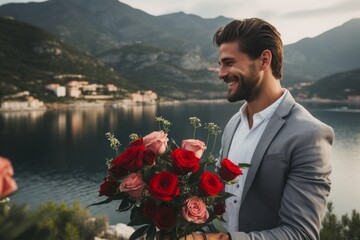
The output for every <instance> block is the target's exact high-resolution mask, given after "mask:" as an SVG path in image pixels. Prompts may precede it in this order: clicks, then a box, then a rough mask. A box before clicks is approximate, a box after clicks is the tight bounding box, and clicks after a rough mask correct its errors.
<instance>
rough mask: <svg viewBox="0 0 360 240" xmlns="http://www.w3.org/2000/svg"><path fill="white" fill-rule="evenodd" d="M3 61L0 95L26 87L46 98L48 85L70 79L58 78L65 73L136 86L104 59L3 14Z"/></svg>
mask: <svg viewBox="0 0 360 240" xmlns="http://www.w3.org/2000/svg"><path fill="white" fill-rule="evenodd" d="M0 62H1V68H0V86H1V88H0V98H1V97H2V96H3V95H6V94H12V93H15V92H18V91H24V90H30V92H31V93H32V94H33V95H35V96H37V97H39V98H43V97H44V95H43V92H44V85H45V84H47V83H62V84H63V83H65V82H66V81H68V80H70V79H66V78H63V79H58V78H55V77H56V76H58V75H64V74H76V75H84V80H87V81H89V82H93V83H100V84H107V83H113V84H115V85H117V86H118V87H122V88H134V87H133V85H131V84H129V83H128V82H127V81H126V80H125V79H124V78H121V77H120V76H119V75H118V74H117V73H116V72H115V71H113V70H111V69H109V67H107V66H106V65H104V64H103V63H101V62H100V61H98V60H95V59H94V58H92V57H90V56H88V55H86V54H84V53H82V52H79V51H77V50H75V49H74V48H72V47H69V46H68V45H66V44H64V43H62V42H60V41H59V40H58V39H57V38H55V37H54V36H52V35H51V34H49V33H48V32H46V31H44V30H41V29H39V28H37V27H33V26H30V25H28V24H25V23H22V22H19V21H16V20H12V19H8V18H3V17H0Z"/></svg>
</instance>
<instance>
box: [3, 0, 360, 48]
mask: <svg viewBox="0 0 360 240" xmlns="http://www.w3.org/2000/svg"><path fill="white" fill-rule="evenodd" d="M43 1H44V0H32V2H43ZM100 1H101V0H100ZM9 2H29V1H26V0H0V5H3V4H5V3H9ZM121 2H123V3H126V4H128V5H130V6H131V7H133V8H137V9H140V10H142V11H145V12H147V13H149V14H151V15H155V16H158V15H163V14H168V13H174V12H180V11H182V12H185V13H187V14H195V15H198V16H200V17H203V18H215V17H217V16H225V17H228V18H234V19H244V18H250V17H258V18H262V19H264V20H266V21H268V22H270V23H271V24H273V25H274V26H275V27H276V28H277V29H278V30H279V32H280V33H281V35H282V39H283V42H284V44H290V43H294V42H297V41H298V40H300V39H302V38H305V37H315V36H317V35H320V34H321V33H323V32H325V31H327V30H330V29H332V28H334V27H337V26H340V25H342V24H343V23H345V22H347V21H349V20H350V19H353V18H360V0H251V1H249V0H181V1H170V0H122V1H121Z"/></svg>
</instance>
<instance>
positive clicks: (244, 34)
mask: <svg viewBox="0 0 360 240" xmlns="http://www.w3.org/2000/svg"><path fill="white" fill-rule="evenodd" d="M236 40H237V41H238V42H239V51H240V52H242V53H245V54H247V55H248V56H249V57H250V59H252V60H253V59H257V58H259V57H260V55H261V53H262V52H263V51H264V50H266V49H267V50H269V51H270V52H271V54H272V60H271V70H272V73H273V75H274V77H275V78H276V79H281V78H282V64H283V58H284V56H283V43H282V41H281V37H280V33H279V32H278V31H277V30H276V28H275V27H274V26H272V25H271V24H270V23H268V22H266V21H264V20H262V19H259V18H250V19H244V20H233V21H231V22H230V23H228V24H227V25H225V26H223V27H221V28H219V29H218V30H217V31H216V33H215V34H214V38H213V41H214V43H215V44H216V45H217V46H218V47H220V45H221V44H223V43H228V42H233V41H236Z"/></svg>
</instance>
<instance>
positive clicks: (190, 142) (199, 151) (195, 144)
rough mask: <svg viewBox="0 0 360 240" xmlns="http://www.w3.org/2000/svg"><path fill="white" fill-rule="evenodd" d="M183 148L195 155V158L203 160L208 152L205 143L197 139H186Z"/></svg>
mask: <svg viewBox="0 0 360 240" xmlns="http://www.w3.org/2000/svg"><path fill="white" fill-rule="evenodd" d="M181 148H182V149H185V150H189V151H192V152H194V153H195V156H196V157H198V158H201V156H202V155H203V153H204V151H205V150H206V146H205V143H204V142H202V141H200V140H196V139H186V140H183V141H182V144H181Z"/></svg>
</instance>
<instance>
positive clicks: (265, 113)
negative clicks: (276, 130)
mask: <svg viewBox="0 0 360 240" xmlns="http://www.w3.org/2000/svg"><path fill="white" fill-rule="evenodd" d="M283 91H284V92H283V94H282V95H281V97H280V98H279V99H278V100H276V101H275V102H273V103H272V104H271V105H270V106H268V107H267V108H265V109H263V110H262V111H260V112H258V113H255V114H254V119H255V118H259V119H261V120H262V121H266V120H268V119H269V118H271V117H272V115H273V114H274V112H275V111H276V109H277V108H278V107H279V105H280V103H281V101H282V100H283V99H284V98H285V96H286V95H287V94H288V92H289V91H288V90H287V89H285V88H283ZM247 105H248V103H247V102H245V103H244V104H243V105H242V106H241V107H240V110H239V111H240V116H241V119H242V120H244V119H246V120H247V113H246V107H247Z"/></svg>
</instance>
